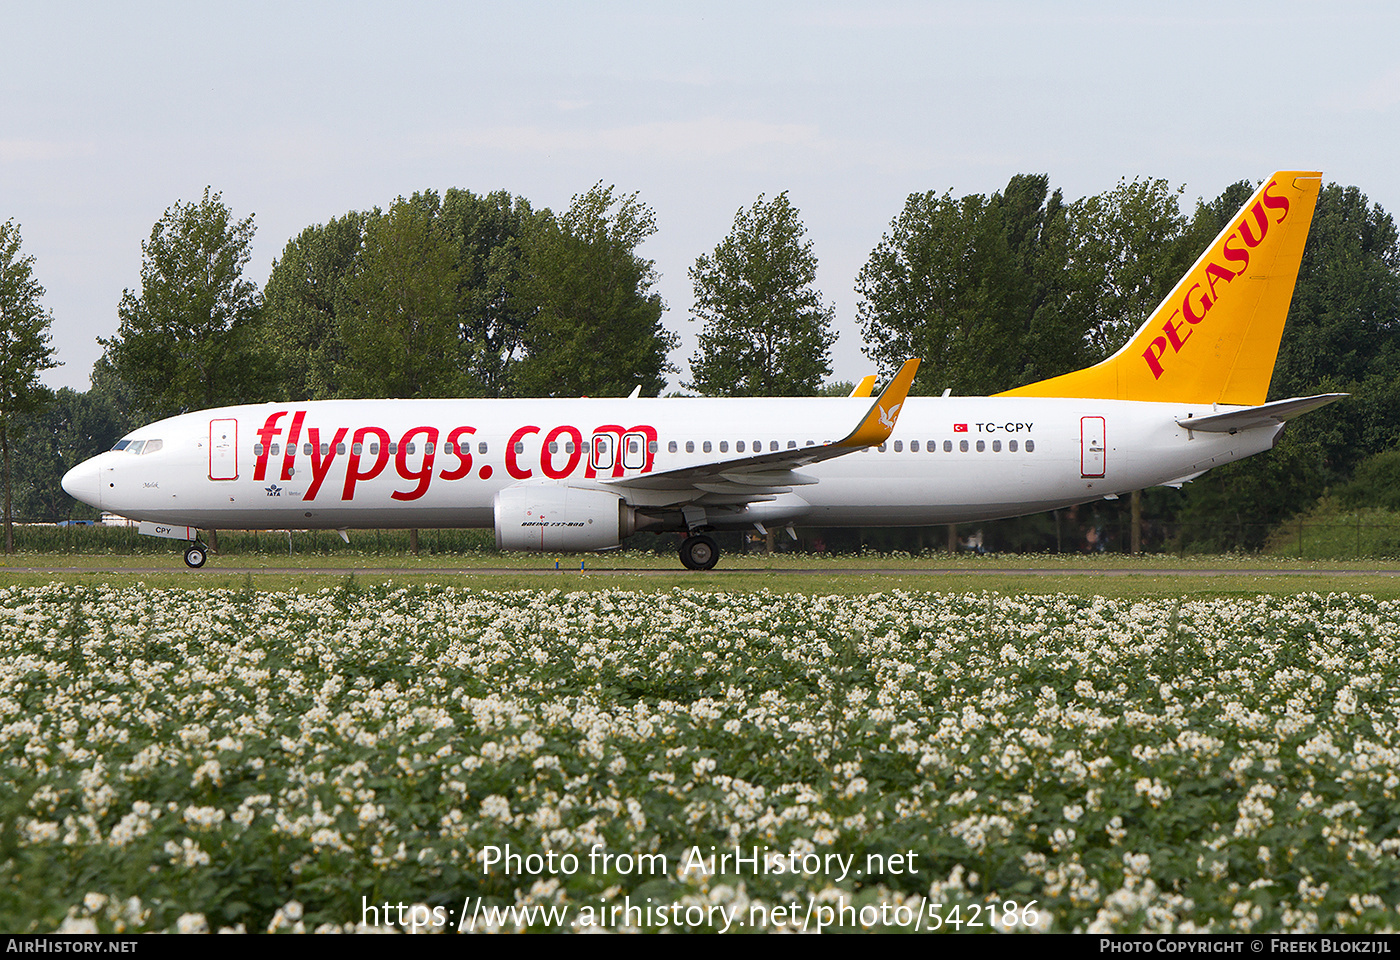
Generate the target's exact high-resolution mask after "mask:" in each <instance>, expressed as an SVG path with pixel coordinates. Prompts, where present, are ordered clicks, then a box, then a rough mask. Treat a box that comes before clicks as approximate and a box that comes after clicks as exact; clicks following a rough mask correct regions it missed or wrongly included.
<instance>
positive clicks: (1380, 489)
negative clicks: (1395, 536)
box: [1337, 450, 1400, 511]
mask: <svg viewBox="0 0 1400 960" xmlns="http://www.w3.org/2000/svg"><path fill="white" fill-rule="evenodd" d="M1337 500H1338V501H1339V502H1340V503H1342V504H1343V505H1345V506H1348V507H1383V508H1385V509H1386V510H1395V511H1400V450H1386V451H1383V452H1381V453H1378V454H1376V455H1375V456H1374V457H1369V458H1367V459H1366V460H1363V461H1362V462H1361V464H1360V465H1359V466H1358V467H1357V468H1356V472H1355V473H1354V474H1352V478H1351V481H1350V482H1349V483H1346V484H1344V485H1343V486H1342V487H1341V488H1339V489H1338V490H1337Z"/></svg>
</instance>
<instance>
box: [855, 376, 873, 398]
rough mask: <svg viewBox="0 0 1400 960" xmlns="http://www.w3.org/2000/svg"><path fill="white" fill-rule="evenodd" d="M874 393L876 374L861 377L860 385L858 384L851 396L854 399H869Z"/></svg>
mask: <svg viewBox="0 0 1400 960" xmlns="http://www.w3.org/2000/svg"><path fill="white" fill-rule="evenodd" d="M874 392H875V374H873V373H872V374H870V375H869V376H867V377H861V379H860V383H858V384H856V386H855V389H854V390H852V391H851V394H850V395H851V396H853V397H868V396H870V395H871V394H872V393H874Z"/></svg>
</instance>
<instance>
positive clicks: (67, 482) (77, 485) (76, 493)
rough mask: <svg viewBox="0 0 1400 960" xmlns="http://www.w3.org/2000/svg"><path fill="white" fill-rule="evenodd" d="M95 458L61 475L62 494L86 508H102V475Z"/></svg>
mask: <svg viewBox="0 0 1400 960" xmlns="http://www.w3.org/2000/svg"><path fill="white" fill-rule="evenodd" d="M97 459H98V458H97V457H93V458H92V459H91V460H84V461H83V462H82V463H80V464H78V465H77V466H76V467H74V468H73V469H72V470H69V471H68V472H67V473H65V474H64V475H63V492H64V493H66V494H68V496H70V497H72V498H73V499H74V500H81V501H82V502H83V503H86V504H87V505H88V506H91V507H97V508H98V509H101V508H102V474H101V468H100V467H98V465H97Z"/></svg>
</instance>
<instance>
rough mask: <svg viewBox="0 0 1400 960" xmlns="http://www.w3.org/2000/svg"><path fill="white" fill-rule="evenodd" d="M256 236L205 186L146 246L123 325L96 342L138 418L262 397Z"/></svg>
mask: <svg viewBox="0 0 1400 960" xmlns="http://www.w3.org/2000/svg"><path fill="white" fill-rule="evenodd" d="M252 242H253V218H252V217H251V216H250V217H248V218H247V219H245V220H241V221H234V220H233V215H232V213H231V212H230V211H229V208H228V207H227V206H225V205H224V203H223V200H222V198H221V195H220V194H218V193H213V194H211V193H210V191H209V189H208V188H207V187H206V188H205V191H204V199H203V200H201V201H200V202H199V203H184V204H182V203H178V202H177V203H176V204H175V205H174V206H172V207H170V208H169V209H167V210H166V211H165V215H164V216H162V217H161V219H160V220H159V221H157V223H156V225H155V227H154V228H153V229H152V231H151V237H150V239H149V240H147V241H146V242H145V243H143V244H141V252H142V255H143V257H142V265H141V292H140V294H139V295H138V294H136V293H134V292H133V291H131V290H124V291H123V292H122V299H121V305H120V307H119V308H118V314H119V316H120V317H121V327H120V329H119V330H118V331H117V334H116V336H114V337H113V338H112V339H110V340H100V341H99V342H101V343H102V345H103V347H105V348H106V359H107V361H108V363H109V364H110V365H111V368H112V370H113V371H114V372H115V373H116V374H117V376H119V377H120V378H121V379H122V380H123V381H124V382H125V383H126V384H127V385H128V386H129V388H130V391H131V399H132V402H133V404H134V412H135V414H136V415H137V417H138V419H142V420H150V419H156V418H160V417H168V416H173V415H175V414H178V413H185V412H187V411H190V410H196V409H200V408H203V407H213V406H219V405H222V404H230V403H240V402H245V401H251V400H257V399H261V394H262V393H263V392H264V390H265V389H266V384H267V382H268V378H269V376H270V373H271V371H270V369H269V368H268V366H267V364H266V363H265V362H264V359H263V354H262V353H261V352H260V351H259V350H258V348H257V343H256V339H255V337H254V332H255V330H254V321H255V320H256V319H257V316H258V311H259V309H260V308H261V303H262V298H261V297H260V296H259V294H258V290H257V287H256V285H254V284H253V283H252V282H251V281H248V280H245V279H244V278H243V267H244V266H245V265H246V264H247V262H248V257H249V248H250V247H251V245H252Z"/></svg>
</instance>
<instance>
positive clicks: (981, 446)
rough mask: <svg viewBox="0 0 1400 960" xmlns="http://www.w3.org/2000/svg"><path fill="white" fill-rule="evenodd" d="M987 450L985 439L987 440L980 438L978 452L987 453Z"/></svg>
mask: <svg viewBox="0 0 1400 960" xmlns="http://www.w3.org/2000/svg"><path fill="white" fill-rule="evenodd" d="M986 450H987V441H985V440H978V441H977V452H978V453H985V452H986Z"/></svg>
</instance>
